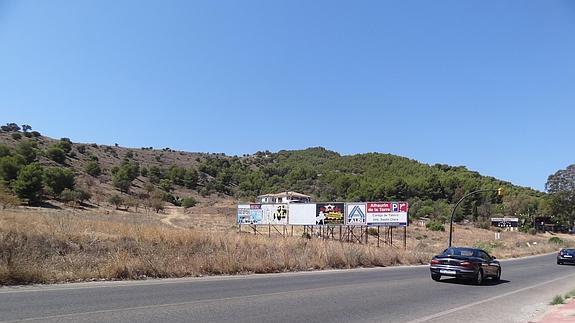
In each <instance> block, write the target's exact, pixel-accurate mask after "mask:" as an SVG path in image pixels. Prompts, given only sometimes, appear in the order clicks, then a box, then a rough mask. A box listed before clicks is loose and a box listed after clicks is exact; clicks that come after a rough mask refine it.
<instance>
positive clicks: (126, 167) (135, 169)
mask: <svg viewBox="0 0 575 323" xmlns="http://www.w3.org/2000/svg"><path fill="white" fill-rule="evenodd" d="M139 174H140V166H139V165H138V163H136V162H132V161H128V160H124V161H123V162H122V165H120V167H114V168H113V169H112V183H113V184H114V186H115V187H117V188H118V189H119V190H120V191H121V192H124V193H127V192H128V191H129V190H130V187H131V186H132V181H134V180H135V179H136V177H138V175H139Z"/></svg>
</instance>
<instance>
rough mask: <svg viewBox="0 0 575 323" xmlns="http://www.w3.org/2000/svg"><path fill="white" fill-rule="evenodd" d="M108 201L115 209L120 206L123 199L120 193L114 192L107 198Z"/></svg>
mask: <svg viewBox="0 0 575 323" xmlns="http://www.w3.org/2000/svg"><path fill="white" fill-rule="evenodd" d="M108 203H110V204H112V205H114V206H115V207H116V210H117V209H119V208H120V206H121V205H122V203H124V199H122V197H121V196H120V195H118V194H114V195H112V196H110V198H109V199H108Z"/></svg>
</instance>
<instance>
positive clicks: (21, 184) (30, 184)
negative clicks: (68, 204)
mask: <svg viewBox="0 0 575 323" xmlns="http://www.w3.org/2000/svg"><path fill="white" fill-rule="evenodd" d="M43 176H44V169H43V168H42V166H40V165H39V164H38V163H32V164H28V165H26V166H24V167H22V169H21V170H20V172H19V173H18V177H17V178H16V180H14V182H13V183H12V188H13V190H14V192H15V193H16V195H17V196H18V197H19V198H21V199H26V200H28V205H37V204H39V203H40V202H42V189H43V183H42V181H43V180H42V179H43Z"/></svg>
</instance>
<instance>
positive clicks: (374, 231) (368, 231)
mask: <svg viewBox="0 0 575 323" xmlns="http://www.w3.org/2000/svg"><path fill="white" fill-rule="evenodd" d="M367 234H369V235H372V236H377V229H376V228H369V229H367Z"/></svg>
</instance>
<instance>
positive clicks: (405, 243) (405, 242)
mask: <svg viewBox="0 0 575 323" xmlns="http://www.w3.org/2000/svg"><path fill="white" fill-rule="evenodd" d="M406 249H407V227H403V250H406Z"/></svg>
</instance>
